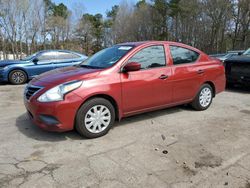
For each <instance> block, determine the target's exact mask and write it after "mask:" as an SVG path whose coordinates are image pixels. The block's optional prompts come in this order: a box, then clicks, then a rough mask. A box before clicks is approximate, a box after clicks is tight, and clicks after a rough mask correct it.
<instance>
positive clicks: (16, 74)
mask: <svg viewBox="0 0 250 188" xmlns="http://www.w3.org/2000/svg"><path fill="white" fill-rule="evenodd" d="M27 80H28V77H27V74H26V72H24V71H22V70H13V71H11V72H10V74H9V82H10V83H11V84H14V85H21V84H25V83H26V82H27Z"/></svg>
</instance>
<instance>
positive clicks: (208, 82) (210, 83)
mask: <svg viewBox="0 0 250 188" xmlns="http://www.w3.org/2000/svg"><path fill="white" fill-rule="evenodd" d="M203 84H208V85H210V86H211V87H212V89H213V97H215V95H216V87H215V84H214V83H213V82H212V81H206V82H204V83H203Z"/></svg>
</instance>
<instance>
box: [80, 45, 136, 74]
mask: <svg viewBox="0 0 250 188" xmlns="http://www.w3.org/2000/svg"><path fill="white" fill-rule="evenodd" d="M132 48H133V46H128V45H126V46H120V45H117V46H113V47H111V48H106V49H104V50H101V51H100V52H98V53H96V54H94V55H93V56H92V57H90V58H88V59H87V60H85V61H84V62H82V63H81V64H80V66H81V67H86V68H96V69H104V68H108V67H111V66H113V65H114V64H115V63H117V62H118V61H119V60H120V59H121V58H122V57H123V56H124V55H126V54H127V53H128V52H129V51H130V50H131V49H132Z"/></svg>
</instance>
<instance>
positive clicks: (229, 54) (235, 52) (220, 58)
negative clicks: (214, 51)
mask: <svg viewBox="0 0 250 188" xmlns="http://www.w3.org/2000/svg"><path fill="white" fill-rule="evenodd" d="M243 52H244V51H242V50H238V51H228V52H227V54H226V55H224V56H222V57H217V58H218V59H219V60H221V61H223V62H224V61H225V60H226V59H229V58H231V57H233V56H237V55H239V54H240V53H243Z"/></svg>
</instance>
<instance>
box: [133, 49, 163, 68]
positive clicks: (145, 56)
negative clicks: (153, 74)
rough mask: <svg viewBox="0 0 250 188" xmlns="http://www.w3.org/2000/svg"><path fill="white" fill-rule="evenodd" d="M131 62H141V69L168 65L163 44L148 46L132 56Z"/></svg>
mask: <svg viewBox="0 0 250 188" xmlns="http://www.w3.org/2000/svg"><path fill="white" fill-rule="evenodd" d="M129 62H137V63H140V64H141V69H149V68H154V67H163V66H166V58H165V52H164V47H163V46H161V45H159V46H150V47H146V48H144V49H142V50H141V51H139V52H138V53H136V54H135V55H134V56H133V57H132V58H130V60H129Z"/></svg>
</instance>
